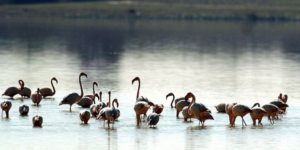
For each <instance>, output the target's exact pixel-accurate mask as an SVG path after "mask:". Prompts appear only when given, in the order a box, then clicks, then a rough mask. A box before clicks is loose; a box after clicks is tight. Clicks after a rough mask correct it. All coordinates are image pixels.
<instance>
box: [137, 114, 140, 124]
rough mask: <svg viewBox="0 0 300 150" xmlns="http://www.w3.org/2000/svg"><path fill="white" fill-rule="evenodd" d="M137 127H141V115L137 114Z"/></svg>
mask: <svg viewBox="0 0 300 150" xmlns="http://www.w3.org/2000/svg"><path fill="white" fill-rule="evenodd" d="M136 126H140V115H139V114H136Z"/></svg>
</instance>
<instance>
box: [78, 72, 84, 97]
mask: <svg viewBox="0 0 300 150" xmlns="http://www.w3.org/2000/svg"><path fill="white" fill-rule="evenodd" d="M79 85H80V92H81V93H80V98H82V97H83V89H82V83H81V75H80V76H79Z"/></svg>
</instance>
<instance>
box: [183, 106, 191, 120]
mask: <svg viewBox="0 0 300 150" xmlns="http://www.w3.org/2000/svg"><path fill="white" fill-rule="evenodd" d="M188 108H189V106H185V107H183V109H182V112H181V113H182V116H183V118H184V122H187V121H188V119H190V122H191V121H192V117H193V116H192V115H190V114H189V113H188Z"/></svg>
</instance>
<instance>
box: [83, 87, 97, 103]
mask: <svg viewBox="0 0 300 150" xmlns="http://www.w3.org/2000/svg"><path fill="white" fill-rule="evenodd" d="M95 86H97V87H98V83H97V82H93V94H92V95H85V96H84V97H89V98H91V99H92V100H93V102H94V104H95V103H96V102H95V97H96V93H95Z"/></svg>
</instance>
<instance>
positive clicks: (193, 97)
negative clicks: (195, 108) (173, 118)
mask: <svg viewBox="0 0 300 150" xmlns="http://www.w3.org/2000/svg"><path fill="white" fill-rule="evenodd" d="M190 97H192V102H191V103H190V104H189V107H188V113H189V115H191V114H190V109H191V107H192V105H193V104H194V103H195V102H196V97H195V95H194V94H192V93H188V95H187V96H186V97H185V99H186V101H187V100H188V99H189V98H190Z"/></svg>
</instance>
